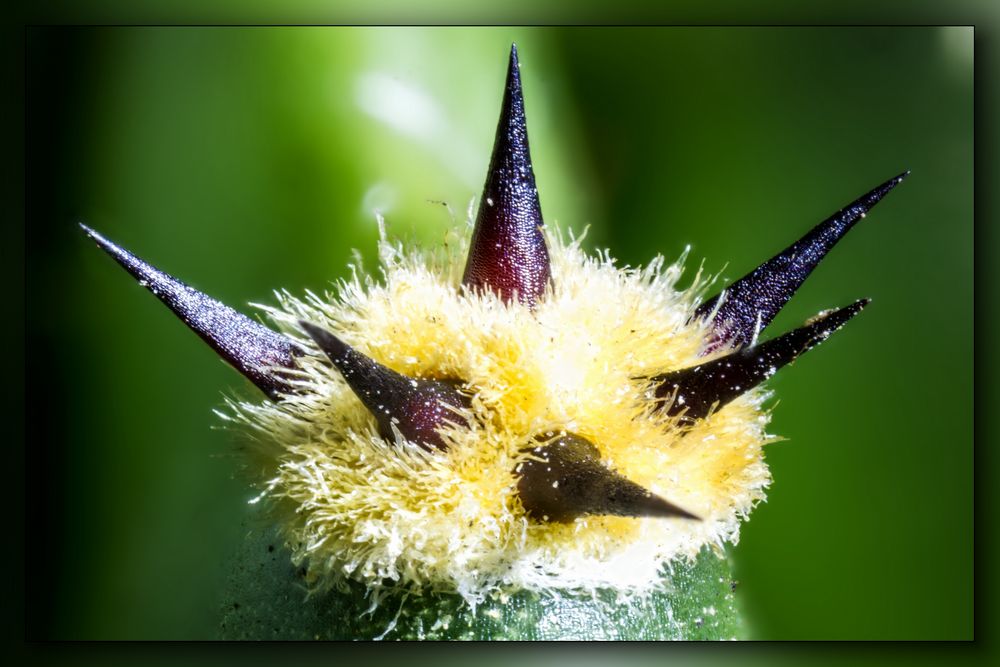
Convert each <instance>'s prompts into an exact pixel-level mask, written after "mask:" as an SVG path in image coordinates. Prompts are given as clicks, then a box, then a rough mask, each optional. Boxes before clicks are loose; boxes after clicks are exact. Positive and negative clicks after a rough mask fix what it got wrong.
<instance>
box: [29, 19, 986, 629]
mask: <svg viewBox="0 0 1000 667" xmlns="http://www.w3.org/2000/svg"><path fill="white" fill-rule="evenodd" d="M515 41H516V42H517V44H518V47H519V50H520V52H521V59H522V77H523V80H524V87H525V94H526V106H527V113H528V119H529V132H530V135H531V143H532V156H533V158H534V161H535V173H536V176H537V179H538V184H539V189H540V194H541V200H542V207H543V211H544V212H545V216H546V220H547V221H548V222H550V223H557V224H560V225H562V226H564V227H570V228H572V229H574V230H577V231H579V230H582V229H583V228H584V227H586V226H588V225H589V227H590V229H589V234H588V237H587V245H588V246H589V247H591V248H603V247H609V248H611V249H612V252H613V254H614V255H615V256H617V257H618V258H619V259H620V261H621V262H622V263H626V264H632V265H636V264H641V263H645V262H647V261H649V259H651V258H652V257H653V256H654V255H655V254H656V253H663V254H665V255H666V256H667V257H668V258H673V257H676V256H677V255H678V254H679V253H680V252H681V251H682V250H684V248H685V247H686V246H688V245H690V246H691V259H692V263H691V271H690V273H693V272H694V270H695V269H696V268H697V266H698V264H699V262H701V261H702V259H703V258H704V268H705V269H706V270H707V271H709V272H713V273H714V272H719V271H721V272H722V275H723V277H724V278H725V279H735V278H738V277H739V276H741V275H743V273H745V272H746V271H747V270H749V269H751V268H753V267H754V266H756V265H757V264H758V263H759V262H761V261H763V260H764V259H766V258H768V257H770V256H771V255H772V254H773V253H774V252H776V251H777V250H780V249H781V248H783V247H785V246H786V245H787V244H788V243H790V242H791V241H792V240H794V239H796V238H798V237H799V236H800V235H801V234H802V233H804V232H805V231H806V230H807V229H808V228H809V227H811V226H812V225H813V224H815V223H816V222H818V221H820V220H821V219H823V218H825V217H826V216H827V215H828V214H830V213H832V212H833V211H835V210H836V209H838V208H840V207H841V206H843V205H844V204H846V203H847V202H849V201H851V200H852V199H854V198H855V197H856V196H858V195H860V194H861V193H863V192H865V191H867V190H869V189H870V188H872V187H873V186H875V185H876V184H878V183H880V182H882V181H883V180H886V179H887V178H889V177H891V176H893V175H895V174H897V173H899V172H901V171H903V170H905V169H912V171H913V173H912V175H911V176H910V178H909V179H908V180H907V181H906V182H905V183H904V184H903V185H901V186H900V187H899V188H897V190H896V191H894V192H893V193H892V194H891V195H889V197H887V199H886V200H884V201H883V202H882V203H881V204H880V205H879V206H878V207H877V208H876V209H875V210H874V211H873V213H872V214H871V215H869V216H868V219H867V220H866V221H864V222H863V223H862V224H861V225H860V226H859V227H858V228H857V229H856V230H855V231H853V232H852V233H851V234H850V235H849V236H848V237H847V238H846V239H845V240H844V241H843V242H842V243H841V244H840V245H839V246H838V247H837V248H836V250H834V251H833V252H832V253H831V255H830V257H829V258H828V260H827V261H826V262H825V263H824V264H823V265H822V266H821V267H820V268H819V269H818V270H817V271H816V272H815V274H814V275H813V277H811V278H810V280H809V281H808V282H807V283H806V285H805V286H804V287H803V288H802V289H801V290H800V292H799V294H798V295H797V296H796V297H795V299H794V300H793V301H792V302H791V303H790V304H789V306H788V307H787V308H786V309H785V310H784V311H783V313H782V314H781V315H780V316H779V318H778V319H777V320H776V321H775V323H774V324H773V325H772V328H771V329H770V331H773V332H775V333H777V332H781V331H783V330H785V329H788V328H791V327H794V326H797V325H798V324H800V323H801V322H802V321H803V320H804V319H805V318H807V317H809V316H811V315H813V314H815V313H816V312H817V311H818V310H820V309H823V308H827V307H832V306H838V305H843V304H845V303H848V302H850V301H851V300H853V299H855V298H858V297H861V296H870V297H872V298H873V299H874V303H873V304H872V306H871V307H870V308H869V309H867V310H866V312H865V313H864V315H863V316H862V317H860V318H858V320H857V321H855V322H852V323H851V325H850V326H849V327H847V328H846V329H845V330H844V331H843V332H841V333H839V334H838V335H837V336H835V337H833V338H832V339H831V340H830V341H829V342H828V343H826V344H825V345H824V346H823V348H822V350H821V351H817V352H814V353H812V354H810V355H808V356H807V357H804V358H803V359H802V360H800V361H799V362H798V363H796V364H795V365H794V366H793V367H791V368H789V369H787V370H785V371H783V372H782V373H780V374H778V375H777V376H776V377H775V379H774V380H773V381H772V386H773V388H774V389H775V390H776V392H777V395H778V396H779V397H780V404H779V405H778V406H777V409H776V411H775V417H774V420H773V422H772V426H771V429H770V430H771V432H773V433H777V434H780V435H782V436H785V437H786V438H788V440H787V441H786V442H782V443H778V444H774V445H772V446H770V448H769V449H768V452H767V458H768V461H769V463H770V465H771V469H772V472H773V474H774V478H775V483H774V484H773V486H772V488H771V490H770V493H769V499H768V502H767V503H765V504H762V505H761V506H759V507H758V508H757V509H756V510H755V512H754V513H753V515H752V517H751V519H750V521H749V522H748V523H747V524H746V525H745V526H744V529H743V533H742V537H741V540H740V543H739V544H738V545H735V546H733V548H732V553H733V557H734V561H735V563H736V576H737V578H738V579H739V581H740V585H739V588H738V591H737V596H738V601H739V604H740V606H741V608H742V609H743V611H744V614H745V617H746V620H747V623H748V626H749V631H750V634H751V636H753V637H759V638H789V639H791V638H807V639H820V638H858V639H869V638H892V639H920V638H943V639H944V638H946V639H960V638H971V637H972V628H973V624H972V620H973V524H972V520H973V447H972V440H973V439H972V416H973V408H972V398H973V384H972V382H973V352H972V342H973V333H972V321H973V320H972V297H973V223H972V194H973V190H972V177H973V170H972V165H973V163H972V152H973V133H972V120H973V105H972V100H973V87H972V68H973V59H972V52H973V49H972V30H971V29H970V28H893V29H888V28H854V29H845V28H739V29H722V28H715V29H706V28H655V29H654V28H628V29H582V28H574V29H541V28H534V29H513V28H502V29H501V28H495V29H459V28H437V29H403V28H378V29H376V28H72V29H70V28H32V29H29V31H28V35H27V45H28V51H27V68H26V78H27V89H28V100H27V102H28V108H27V115H28V118H27V156H28V171H27V179H28V183H27V185H28V187H27V204H28V227H27V230H26V232H27V276H26V279H27V308H26V310H27V335H28V351H29V356H28V359H29V361H28V378H29V380H28V392H29V394H28V395H29V412H28V479H27V491H28V495H27V504H28V527H29V539H28V543H27V549H28V553H27V556H28V570H27V574H28V580H27V592H28V604H29V609H28V611H29V615H28V634H29V636H31V637H37V638H72V639H77V638H210V637H212V636H214V635H215V634H216V628H217V624H218V607H219V603H220V596H221V595H222V590H221V588H222V585H223V582H224V581H225V575H226V567H227V564H228V563H231V562H232V556H233V553H234V552H235V551H236V550H237V549H238V546H239V544H240V542H241V540H242V539H243V538H244V532H245V529H244V528H242V527H241V521H240V517H242V516H243V515H244V513H245V503H246V502H247V500H248V499H249V498H250V497H251V495H252V494H251V492H250V490H249V489H248V488H247V486H246V484H245V482H244V481H243V480H242V479H240V478H239V477H238V476H237V475H236V474H235V470H236V468H237V462H236V461H235V460H234V458H233V457H232V452H233V450H234V442H233V436H232V434H230V433H227V432H225V431H221V430H217V429H215V428H214V427H215V426H217V425H218V420H217V418H216V417H215V416H214V415H213V414H212V408H213V407H218V406H219V405H220V404H221V401H222V398H221V397H222V395H223V394H224V393H227V392H228V393H240V394H244V395H252V388H250V387H249V386H248V384H247V383H245V381H243V380H242V378H241V377H240V376H239V375H238V374H236V373H235V372H234V371H232V370H231V369H229V368H228V367H226V366H225V365H224V364H222V363H221V362H219V361H218V360H217V358H216V357H215V355H214V354H213V353H212V352H211V351H210V350H209V349H208V348H207V347H206V346H204V345H203V343H201V341H200V340H199V339H198V338H197V337H196V336H194V335H193V334H191V333H190V332H189V331H187V330H186V328H185V327H184V326H182V325H181V324H180V323H178V322H177V321H176V320H175V319H174V318H173V316H172V315H171V314H170V313H169V312H168V311H167V310H166V309H164V308H163V306H162V305H161V304H160V303H159V302H158V301H157V300H156V299H155V298H153V297H151V296H150V295H149V294H147V293H145V291H144V290H142V289H141V288H139V287H137V286H136V285H135V284H134V282H133V281H132V280H131V279H130V278H129V277H128V276H127V275H126V274H125V273H124V272H122V271H121V269H120V268H118V267H117V266H115V265H114V263H113V262H111V261H110V260H109V259H108V258H107V257H105V256H103V255H102V254H101V253H100V252H99V251H98V250H97V249H96V248H95V247H94V246H93V244H92V243H90V242H89V241H87V240H86V239H85V238H84V237H83V235H82V234H81V233H80V232H79V230H78V229H77V228H76V227H75V223H76V222H77V221H80V220H83V221H86V222H87V223H88V224H89V225H91V226H93V227H95V228H96V229H98V230H99V231H101V232H102V233H105V234H106V235H108V236H109V237H110V238H112V239H115V240H117V241H119V242H121V243H122V244H123V245H125V246H126V247H128V248H130V249H131V250H133V251H134V252H136V253H137V254H139V255H140V256H142V257H144V258H146V259H148V260H149V261H151V262H153V263H154V264H156V265H158V266H159V267H161V268H163V269H164V270H167V271H169V272H171V273H173V274H174V275H176V276H178V277H180V278H182V279H183V280H185V281H187V282H189V283H191V284H193V285H194V286H196V287H198V288H200V289H203V290H204V291H206V292H208V293H210V294H212V295H213V296H215V297H217V298H219V299H221V300H223V301H225V302H226V303H229V304H230V305H234V306H236V307H240V308H242V309H243V310H244V312H251V309H250V308H249V307H246V304H247V303H248V302H258V303H260V302H263V303H271V302H273V299H272V297H271V290H273V289H275V288H279V287H285V288H289V289H290V290H292V291H293V292H301V291H303V290H305V289H312V290H315V291H321V290H323V289H324V288H325V287H326V286H327V285H328V284H329V281H331V280H334V279H336V278H338V277H340V276H343V275H345V267H346V264H347V262H348V261H350V259H351V253H352V250H353V249H355V248H357V249H358V250H360V252H361V254H362V255H363V256H364V258H365V260H366V263H367V264H368V265H369V266H373V265H374V263H375V261H374V260H375V253H374V247H375V246H374V243H375V238H376V228H375V222H374V211H376V210H378V211H381V212H382V213H383V214H384V215H385V216H386V217H387V219H388V222H389V228H390V232H391V233H393V234H395V235H397V236H400V237H403V238H407V239H411V240H412V241H414V242H418V243H427V244H433V243H438V242H440V241H441V239H442V238H443V236H444V234H445V232H446V230H448V229H449V228H450V227H451V226H452V225H454V224H462V222H463V221H464V219H465V215H466V210H467V208H468V206H469V202H470V200H471V199H472V198H473V197H474V196H476V195H477V194H478V191H479V189H480V187H481V186H482V181H483V178H484V175H485V169H486V164H487V161H488V158H489V152H490V148H491V146H492V141H493V133H494V130H495V125H496V118H497V114H498V111H499V102H500V97H501V93H502V82H503V76H504V70H505V67H506V57H507V50H508V49H509V46H510V43H511V42H515Z"/></svg>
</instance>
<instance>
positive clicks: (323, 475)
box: [232, 224, 771, 604]
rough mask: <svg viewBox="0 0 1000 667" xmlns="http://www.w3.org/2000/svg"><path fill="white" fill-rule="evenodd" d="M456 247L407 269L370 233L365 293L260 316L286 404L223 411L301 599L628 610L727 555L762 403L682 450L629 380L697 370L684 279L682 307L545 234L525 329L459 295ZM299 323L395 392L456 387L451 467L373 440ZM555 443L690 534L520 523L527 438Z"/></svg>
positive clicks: (758, 485) (437, 456)
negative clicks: (580, 454)
mask: <svg viewBox="0 0 1000 667" xmlns="http://www.w3.org/2000/svg"><path fill="white" fill-rule="evenodd" d="M380 229H382V227H381V224H380ZM462 231H463V233H459V232H456V233H454V235H453V236H452V237H450V238H449V240H448V243H446V246H445V249H443V250H439V251H437V252H417V251H404V250H402V249H401V248H400V247H399V246H397V245H394V244H392V243H390V242H388V241H387V240H386V239H385V233H384V231H383V232H382V240H381V242H380V253H379V254H380V258H381V263H382V276H381V277H380V278H379V279H378V280H376V279H373V278H371V277H369V276H367V275H364V274H362V273H361V271H360V269H357V270H356V271H355V277H354V278H353V279H351V280H348V281H344V282H342V283H341V284H339V285H338V286H337V290H336V293H335V294H330V295H325V296H323V297H319V296H317V295H313V294H309V295H307V297H306V298H305V299H301V300H300V299H296V298H293V297H291V296H289V295H288V294H287V293H282V294H279V295H278V296H279V299H280V307H279V308H267V309H266V310H267V311H268V313H269V315H270V317H271V318H272V319H273V320H274V321H275V322H276V323H277V324H278V325H279V326H280V327H281V328H282V330H283V331H284V332H285V333H287V334H288V335H289V336H291V337H294V338H296V339H297V340H299V341H300V342H301V343H302V344H303V346H305V347H306V348H307V349H309V350H311V351H312V354H311V355H310V356H307V357H305V358H303V360H302V363H301V366H302V372H301V374H300V379H298V380H297V381H296V383H297V384H298V385H299V390H300V391H299V392H298V393H297V394H296V395H295V396H292V397H291V398H289V399H288V400H286V401H282V402H278V403H264V404H250V403H239V404H235V403H234V404H232V408H233V410H234V412H235V413H236V415H237V417H238V418H239V419H241V420H242V421H244V422H245V423H246V424H248V425H249V426H251V427H252V428H253V429H254V432H253V439H254V440H255V441H256V442H258V443H259V444H260V445H261V447H260V448H259V451H260V453H262V454H263V459H262V460H263V462H264V463H263V465H264V470H265V472H264V483H263V484H262V487H263V489H264V491H263V493H262V496H267V497H268V498H269V499H271V500H272V501H273V502H274V504H275V506H276V507H278V508H279V511H281V512H282V519H283V521H282V525H283V529H284V533H285V535H286V537H287V539H288V543H289V545H290V546H291V548H292V550H293V553H294V556H295V559H296V561H297V562H303V563H305V564H307V566H308V572H309V578H310V580H311V581H312V582H313V583H314V584H315V585H316V587H318V588H323V587H325V586H328V585H332V584H335V583H336V580H337V578H338V577H340V576H346V577H349V578H353V579H356V580H358V581H361V582H363V583H365V584H366V585H367V586H368V587H369V588H370V589H371V590H373V591H375V592H376V593H377V592H378V591H379V590H380V588H382V587H384V586H391V585H397V584H406V585H410V586H414V587H416V588H421V589H424V590H426V589H428V588H431V589H445V590H457V591H458V592H459V593H461V594H462V595H463V596H464V597H465V598H466V599H467V600H468V601H469V602H470V604H475V603H476V602H477V601H479V600H481V599H482V597H483V596H484V595H486V594H487V593H489V592H490V591H493V590H497V589H513V588H527V589H533V590H541V589H546V588H562V589H566V588H572V589H583V590H594V589H597V588H604V587H611V588H614V589H616V590H618V591H621V592H623V593H626V594H630V593H640V594H641V593H644V592H649V591H651V590H654V589H656V588H658V587H661V586H663V585H665V584H664V578H663V577H662V572H663V570H664V568H665V567H668V566H669V563H670V561H672V560H674V559H678V558H690V557H693V556H694V555H695V554H696V553H697V552H698V551H699V550H700V549H701V548H702V547H703V546H705V545H717V546H721V545H722V544H723V543H724V542H726V541H729V542H734V543H735V542H736V540H737V539H738V535H739V525H740V520H741V519H742V518H743V517H745V516H746V515H747V513H748V512H749V511H750V510H751V508H752V507H753V505H754V504H755V503H756V502H758V501H760V500H761V499H763V498H764V489H765V487H766V486H767V484H768V483H769V481H770V476H769V473H768V469H767V467H766V465H765V464H764V461H763V458H762V447H763V445H764V444H765V443H766V442H768V441H769V440H770V439H771V438H770V436H767V435H766V434H765V430H764V429H765V426H766V423H767V416H768V415H767V412H766V411H764V410H763V409H762V407H761V403H762V401H763V400H764V399H765V398H766V393H765V392H763V391H759V390H758V391H752V392H750V393H748V394H746V395H745V396H743V397H741V398H739V399H737V400H736V401H733V402H732V403H730V404H729V405H727V406H725V407H724V408H722V409H721V410H719V411H718V412H717V413H716V414H714V415H712V416H711V417H710V418H708V419H706V420H703V421H702V422H701V423H700V424H698V425H697V426H696V427H694V429H693V430H691V431H690V432H688V433H687V434H686V435H684V436H683V437H681V436H680V434H679V432H678V431H677V430H676V428H675V424H674V423H673V420H672V419H671V418H668V417H667V416H665V415H664V414H663V411H660V412H655V411H653V410H652V407H653V404H652V402H651V401H650V394H649V392H650V388H649V386H648V385H647V384H646V383H644V382H642V381H641V380H637V379H636V378H637V377H640V376H648V375H652V374H655V373H658V372H664V371H669V370H673V369H677V368H683V367H685V366H691V365H694V364H697V363H702V362H704V361H705V360H706V359H705V358H704V357H699V356H698V355H699V353H700V351H701V349H702V345H703V341H704V340H705V334H706V331H705V329H704V325H701V324H693V325H689V324H688V323H687V322H688V320H689V318H690V315H691V313H692V312H693V309H694V307H695V306H696V305H697V304H698V303H699V301H700V299H701V297H703V296H704V294H703V292H704V289H705V282H704V281H703V280H701V279H700V276H699V277H698V278H697V279H696V280H695V281H694V282H695V285H694V286H692V287H691V288H689V289H687V290H684V291H678V290H676V289H675V283H676V282H677V280H678V278H679V277H680V274H681V269H682V267H681V264H682V262H683V260H684V258H683V257H682V258H681V259H680V260H678V262H677V263H675V264H673V265H665V264H664V262H663V260H662V258H657V259H656V260H654V262H652V264H651V265H650V266H648V267H647V268H645V269H638V270H637V269H620V268H617V267H616V266H615V265H614V262H613V260H611V259H610V258H609V257H607V256H606V255H599V256H596V257H595V256H587V255H586V254H585V253H584V252H583V251H582V250H581V249H580V244H579V240H574V241H572V242H569V243H566V242H564V241H563V239H562V238H561V237H560V235H559V234H557V233H553V232H550V233H549V235H548V246H549V255H550V257H551V261H552V284H553V288H552V289H551V291H550V292H549V293H547V295H546V296H545V298H544V299H543V300H542V301H541V303H540V304H539V305H538V307H537V308H536V309H535V310H534V311H531V310H529V309H528V308H526V307H523V306H520V305H517V304H513V305H506V304H503V303H501V302H500V301H499V300H498V299H497V298H496V297H494V296H493V295H490V294H487V295H477V294H470V293H468V292H466V291H465V290H464V289H463V288H461V287H460V282H461V274H462V269H463V267H464V262H465V257H466V253H467V244H468V234H467V233H466V232H467V230H462ZM300 319H304V320H307V321H310V322H312V323H315V324H317V325H320V326H324V327H328V328H329V329H330V330H331V331H333V332H334V333H336V334H337V335H338V336H340V337H341V338H343V340H344V341H346V342H347V343H349V344H350V345H352V346H354V347H355V348H356V349H358V350H359V351H360V352H363V353H364V354H366V355H369V356H371V357H372V358H374V359H375V360H377V361H379V362H380V363H382V364H385V365H387V366H389V367H391V368H393V369H394V370H396V371H399V372H401V373H404V374H406V375H409V376H411V377H430V378H460V379H462V380H464V381H465V382H466V383H467V386H468V387H469V389H470V391H471V393H472V394H473V396H474V398H473V404H472V410H471V411H470V413H468V414H458V413H456V415H455V424H454V425H453V426H451V427H449V428H447V429H446V435H445V437H446V439H447V441H448V443H449V445H450V446H449V448H448V450H447V451H446V452H443V453H442V452H434V453H428V452H425V451H424V450H422V449H420V448H419V447H417V446H415V445H413V444H411V443H408V442H405V441H402V440H401V439H399V440H398V441H397V442H386V441H385V440H383V439H382V438H380V437H379V436H378V434H377V431H376V427H375V422H374V419H373V418H372V417H371V415H370V414H369V413H368V411H367V410H366V409H365V408H364V406H363V405H362V404H361V402H360V401H359V400H358V399H357V397H356V396H355V395H354V394H353V393H352V392H351V390H350V388H349V387H348V386H347V385H346V383H345V382H344V380H343V379H342V378H341V376H340V375H339V373H338V371H337V370H335V369H334V368H333V367H332V366H331V365H330V364H329V363H328V361H327V360H326V358H325V357H324V356H323V355H322V354H321V353H320V352H319V351H318V350H317V349H316V347H315V345H314V344H313V343H312V341H311V339H309V337H308V336H306V335H305V334H304V333H303V332H302V331H301V330H300V329H299V326H298V323H297V322H298V320H300ZM562 430H565V431H571V432H574V433H577V434H579V435H581V436H584V437H586V438H587V439H589V440H590V441H592V442H593V443H594V444H595V445H596V446H597V447H598V448H599V449H600V451H601V454H602V457H603V458H604V460H605V461H606V462H607V463H608V464H609V465H610V466H611V467H612V468H614V469H616V470H618V471H619V472H621V473H622V474H624V475H625V476H626V477H628V478H629V479H632V480H633V481H635V482H637V483H639V484H641V485H643V486H645V487H646V488H648V489H650V490H651V491H653V492H654V493H656V494H659V495H661V496H663V497H664V498H666V499H668V500H669V501H670V502H672V503H674V504H675V505H678V506H680V507H682V508H684V509H686V510H688V511H690V512H693V513H694V514H696V515H698V516H699V517H701V518H702V520H701V521H692V520H687V519H679V518H677V519H634V518H622V517H586V518H582V519H578V520H577V521H576V522H574V523H570V524H549V523H539V522H535V521H531V520H528V519H527V518H526V516H525V513H524V510H523V508H522V507H521V505H520V501H519V500H518V498H517V494H516V492H515V489H516V487H515V476H514V469H515V467H516V466H517V464H518V463H519V462H520V461H522V460H524V456H525V455H524V454H523V453H522V452H523V449H524V448H525V447H526V446H527V445H529V444H530V443H531V442H532V440H533V438H534V437H535V436H537V435H539V434H543V435H544V434H547V433H550V432H551V433H556V432H559V431H562Z"/></svg>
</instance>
